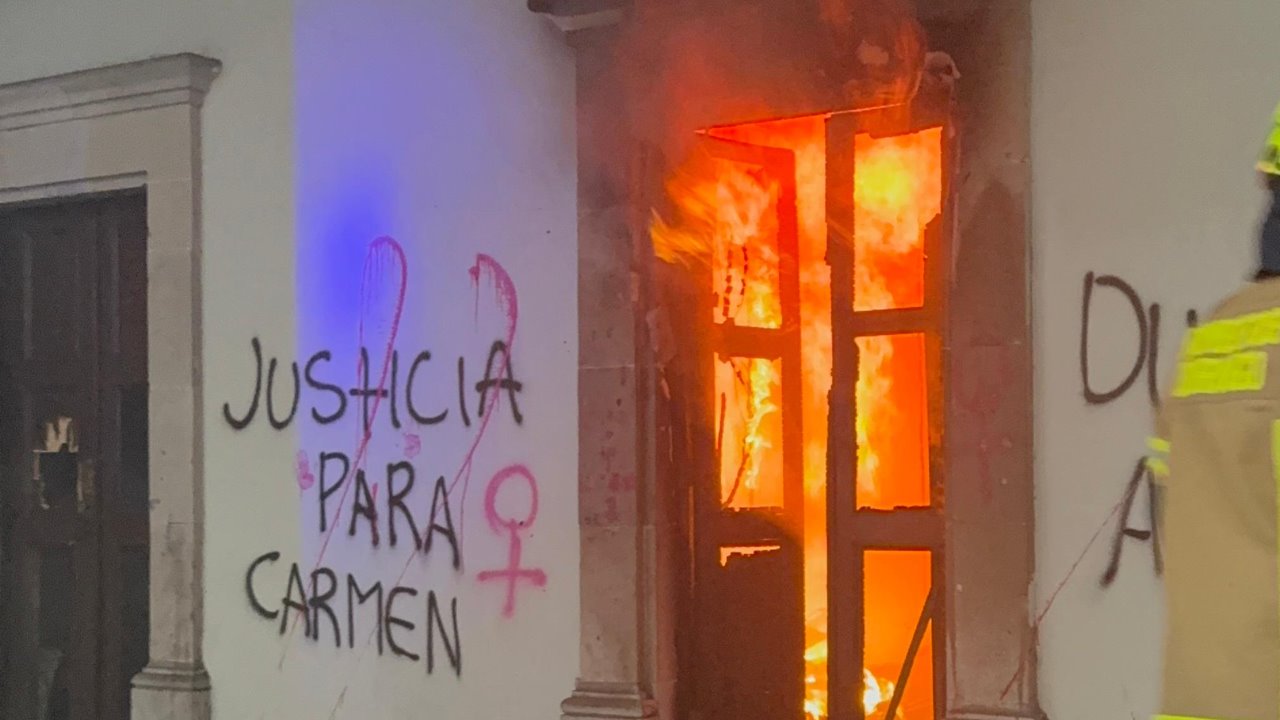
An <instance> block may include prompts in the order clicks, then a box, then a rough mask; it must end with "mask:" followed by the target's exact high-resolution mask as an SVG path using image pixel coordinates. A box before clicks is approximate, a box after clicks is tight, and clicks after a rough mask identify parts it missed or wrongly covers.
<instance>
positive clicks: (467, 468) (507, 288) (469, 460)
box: [396, 253, 520, 583]
mask: <svg viewBox="0 0 1280 720" xmlns="http://www.w3.org/2000/svg"><path fill="white" fill-rule="evenodd" d="M467 274H469V275H470V276H471V284H472V286H473V287H474V288H475V291H476V295H475V305H474V313H475V315H474V321H475V322H477V323H478V322H479V321H480V281H481V279H482V278H487V279H488V280H489V282H491V283H492V284H493V293H494V302H495V303H496V304H497V305H498V307H499V308H500V309H501V311H502V314H503V315H504V316H505V317H506V319H507V334H506V338H505V339H506V343H507V353H506V354H505V355H504V356H503V359H502V364H501V366H500V367H499V368H498V377H502V376H503V375H505V374H506V372H507V358H509V357H510V356H511V354H512V353H513V352H514V348H515V340H516V323H517V321H518V320H519V317H520V301H519V299H518V298H517V297H516V284H515V282H514V281H513V280H512V279H511V275H510V274H509V273H508V272H507V270H506V268H504V267H502V265H501V264H500V263H499V262H498V261H497V260H494V259H493V258H492V257H491V256H489V255H486V254H484V253H478V254H477V255H476V262H475V264H474V265H472V266H471V267H470V268H468V269H467ZM501 395H502V393H496V392H495V393H490V394H489V395H488V397H487V400H486V401H485V406H484V417H482V418H480V425H479V426H478V427H477V428H476V435H475V437H474V438H472V440H471V446H470V447H469V448H467V452H466V454H465V455H464V456H463V458H462V464H461V465H459V466H458V472H457V473H455V474H454V476H453V481H452V482H451V483H450V484H449V489H448V495H449V496H450V497H452V496H453V491H454V489H455V488H456V487H457V486H458V483H459V482H461V483H462V497H461V498H460V499H459V502H458V505H457V507H458V549H459V552H461V550H462V542H463V537H464V535H463V523H464V522H465V517H466V502H467V487H468V486H469V485H470V483H471V467H472V465H473V463H474V462H475V455H476V450H477V449H479V447H480V441H481V440H483V439H484V434H485V431H486V430H488V428H489V421H490V420H492V419H493V415H494V410H495V409H496V408H497V405H498V398H499V397H500V396H501ZM430 524H431V520H430V519H428V520H427V525H428V526H430ZM412 562H413V556H412V555H410V556H409V558H408V559H407V560H405V563H404V568H402V569H401V570H400V575H399V576H398V577H397V578H396V582H397V583H399V582H400V581H401V580H403V579H404V576H405V573H407V572H409V565H410V564H411V563H412Z"/></svg>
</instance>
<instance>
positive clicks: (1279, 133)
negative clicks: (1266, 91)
mask: <svg viewBox="0 0 1280 720" xmlns="http://www.w3.org/2000/svg"><path fill="white" fill-rule="evenodd" d="M1258 171H1259V172H1262V173H1266V174H1267V175H1280V106H1277V107H1276V112H1275V115H1274V116H1272V120H1271V132H1270V133H1269V134H1268V135H1267V143H1266V145H1264V146H1263V147H1262V157H1260V158H1258Z"/></svg>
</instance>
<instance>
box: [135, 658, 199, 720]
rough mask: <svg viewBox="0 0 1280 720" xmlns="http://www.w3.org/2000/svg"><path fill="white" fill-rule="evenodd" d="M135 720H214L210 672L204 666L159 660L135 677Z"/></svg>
mask: <svg viewBox="0 0 1280 720" xmlns="http://www.w3.org/2000/svg"><path fill="white" fill-rule="evenodd" d="M131 698H132V704H133V712H132V715H133V717H132V720H210V719H211V718H212V716H213V712H212V709H211V707H210V702H209V673H207V672H205V669H204V666H203V665H199V664H196V665H192V664H187V663H164V662H157V663H152V664H150V665H148V666H147V667H145V668H143V670H142V672H140V673H138V674H137V675H135V676H134V678H133V693H132V695H131Z"/></svg>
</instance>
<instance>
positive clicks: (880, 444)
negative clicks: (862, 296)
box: [855, 334, 930, 510]
mask: <svg viewBox="0 0 1280 720" xmlns="http://www.w3.org/2000/svg"><path fill="white" fill-rule="evenodd" d="M857 342H858V351H859V355H858V389H857V400H858V414H857V419H856V423H855V427H856V432H857V439H858V487H857V504H858V507H860V508H873V509H879V510H892V509H893V508H895V507H923V506H927V505H929V495H930V493H929V401H928V382H927V375H926V366H925V341H924V335H921V334H912V335H882V336H878V337H863V338H858V341H857Z"/></svg>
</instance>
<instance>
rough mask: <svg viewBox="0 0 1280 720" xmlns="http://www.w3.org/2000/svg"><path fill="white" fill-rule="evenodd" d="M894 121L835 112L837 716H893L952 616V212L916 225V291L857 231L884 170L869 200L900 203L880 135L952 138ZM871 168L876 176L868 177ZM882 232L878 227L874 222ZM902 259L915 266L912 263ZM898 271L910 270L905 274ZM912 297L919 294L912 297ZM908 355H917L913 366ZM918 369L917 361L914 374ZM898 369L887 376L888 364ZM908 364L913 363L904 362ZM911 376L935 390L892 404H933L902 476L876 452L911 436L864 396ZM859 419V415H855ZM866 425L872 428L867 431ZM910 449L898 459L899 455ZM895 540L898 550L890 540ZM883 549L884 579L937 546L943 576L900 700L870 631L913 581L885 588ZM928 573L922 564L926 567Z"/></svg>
mask: <svg viewBox="0 0 1280 720" xmlns="http://www.w3.org/2000/svg"><path fill="white" fill-rule="evenodd" d="M893 124H894V123H893V121H892V120H888V121H887V120H886V118H885V117H884V116H883V115H881V116H879V117H877V116H876V115H875V114H868V115H861V116H860V115H858V114H850V115H848V116H840V115H837V116H833V117H832V118H830V119H829V120H828V124H827V171H828V175H827V218H828V225H827V238H828V263H829V265H830V267H831V306H832V318H831V327H832V351H833V357H832V359H833V363H832V390H831V396H830V398H831V399H830V407H829V430H828V438H829V439H828V443H829V447H828V468H827V477H828V488H827V497H828V503H829V505H828V517H829V520H828V527H827V532H828V556H829V557H828V565H829V567H828V577H829V590H828V597H829V604H830V607H829V632H828V643H829V651H830V653H831V660H830V664H829V666H828V672H829V681H828V688H829V689H828V693H829V718H830V720H864V718H866V716H867V715H869V714H871V712H872V711H873V710H877V709H882V710H884V711H885V712H886V715H885V717H889V718H893V717H894V716H895V715H896V714H897V713H899V712H900V710H901V709H902V703H903V699H904V694H905V692H906V687H905V680H906V678H907V677H908V676H909V675H910V672H911V668H912V667H914V664H915V661H916V655H917V654H918V653H919V652H920V651H921V646H922V644H923V643H924V641H925V636H926V633H927V632H929V631H928V628H929V626H930V625H932V627H933V631H932V634H930V637H938V633H939V632H940V630H939V628H940V625H941V618H942V617H943V613H942V607H941V606H942V603H941V602H936V601H935V599H934V597H935V594H936V593H935V590H934V588H939V587H944V585H943V583H942V576H943V568H944V565H945V563H944V562H943V549H944V516H943V514H942V500H943V493H942V492H941V490H942V481H943V477H942V474H943V473H942V466H941V463H940V462H939V460H940V458H941V456H942V453H941V442H942V428H941V424H940V423H941V417H942V414H941V408H942V404H943V403H942V398H943V397H944V392H945V388H944V387H943V383H944V379H943V377H942V372H941V368H942V360H943V358H942V340H941V338H942V334H943V328H944V325H945V312H946V311H945V307H946V306H945V295H946V286H945V279H944V278H945V276H946V274H947V273H946V269H947V268H948V267H949V263H948V261H947V243H946V238H945V234H944V232H943V231H942V228H943V226H942V224H941V223H940V222H939V219H940V218H939V217H935V218H933V221H932V222H929V223H928V224H927V225H925V226H924V227H921V228H920V230H921V232H920V234H919V235H916V236H915V238H916V239H915V242H916V243H919V244H918V245H917V247H918V248H919V252H920V253H921V255H922V256H921V257H920V259H919V261H918V262H919V263H920V266H921V270H920V271H919V272H920V275H919V285H917V286H916V287H918V288H919V290H917V291H916V292H917V293H918V294H917V295H915V299H914V300H913V299H912V297H911V288H910V286H909V284H908V286H906V296H905V298H904V297H899V295H901V293H900V292H898V291H899V290H901V289H902V288H896V289H894V288H891V290H894V292H892V293H890V294H886V293H885V290H884V289H883V286H881V287H877V284H878V283H877V278H876V277H874V276H873V273H874V272H876V271H877V270H876V269H875V263H877V262H882V261H883V256H882V257H880V258H877V257H876V252H877V251H876V250H875V249H874V247H875V246H869V247H871V248H873V250H872V253H871V255H870V256H862V255H861V254H860V252H861V251H860V248H861V247H862V246H863V245H864V244H867V242H868V241H867V238H865V237H861V236H859V234H858V233H859V232H861V231H862V229H863V227H864V225H867V224H869V223H871V222H872V221H873V220H874V219H875V218H871V219H867V220H865V221H864V218H861V217H859V216H858V213H859V212H861V211H862V210H863V208H862V205H861V203H860V197H859V196H860V195H861V194H863V193H862V191H863V186H864V183H865V184H870V185H874V184H876V183H882V184H884V185H887V186H888V187H876V188H873V189H872V190H868V191H867V193H866V194H867V195H868V196H869V199H870V200H872V201H877V200H880V201H883V202H885V203H886V204H889V205H892V204H893V203H892V201H893V200H894V199H895V198H893V197H888V198H885V197H880V196H878V195H877V194H876V192H874V191H877V190H878V191H879V192H880V193H882V194H886V195H891V193H892V192H893V190H895V188H894V187H893V186H892V185H893V183H892V182H889V180H892V178H886V177H881V176H882V175H884V174H885V170H884V169H883V168H881V167H878V166H877V159H876V157H875V155H874V152H875V151H874V150H872V149H871V147H872V143H880V142H881V139H882V138H883V139H885V140H886V141H887V142H888V144H889V147H891V148H892V147H893V143H894V142H896V140H895V138H897V137H902V138H903V140H904V143H905V144H904V145H903V149H902V152H903V153H904V154H905V153H907V152H909V150H910V149H913V148H910V147H909V146H911V144H912V143H916V142H919V141H920V140H919V138H920V134H921V133H927V132H936V133H937V135H936V138H938V142H939V143H940V151H939V155H941V156H942V157H937V158H936V159H937V160H939V161H940V162H945V155H946V151H945V149H944V148H941V145H942V144H945V143H944V141H943V140H942V138H943V137H944V134H943V131H942V130H941V129H938V128H937V127H936V124H935V125H934V126H933V127H930V126H929V125H923V126H919V125H917V126H915V127H907V128H899V129H898V130H897V132H896V133H883V132H881V133H878V134H877V135H876V136H875V137H876V139H874V140H871V139H870V136H868V135H867V134H866V133H867V132H868V131H869V130H872V129H875V130H880V131H883V130H884V129H885V128H886V127H890V126H892V125H893ZM860 135H861V138H867V140H868V141H867V142H866V145H867V146H868V154H869V155H870V156H871V157H870V158H869V162H870V165H869V167H866V168H864V167H863V166H862V163H863V158H862V157H861V156H860V154H861V152H862V148H863V142H862V140H861V138H860ZM912 136H915V137H912ZM881 164H883V163H881ZM935 172H938V175H939V177H937V178H936V179H937V181H939V182H941V183H944V184H945V178H944V177H942V175H943V172H942V169H937V170H935ZM858 173H862V174H863V175H865V176H868V177H867V178H863V177H859V175H858ZM932 180H933V179H932V178H930V177H927V176H925V175H915V176H909V177H907V178H905V179H903V182H905V183H907V184H908V185H909V184H911V183H912V182H918V183H922V184H923V183H928V182H931V181H932ZM851 186H852V187H851ZM905 192H908V191H904V194H905ZM946 197H947V195H946V192H945V188H940V189H939V194H938V202H939V203H943V202H944V199H945V198H946ZM917 201H918V199H917ZM903 207H908V206H903ZM909 209H910V210H911V211H915V212H916V213H917V216H916V217H918V218H921V220H918V221H923V218H924V217H925V215H926V213H925V211H924V209H923V208H922V207H920V206H911V207H909ZM942 210H943V208H942V206H941V205H939V206H938V207H937V208H936V212H937V213H938V215H939V216H943V213H942ZM899 219H901V216H899ZM906 227H907V228H908V230H907V232H909V228H910V227H912V226H911V225H910V224H908V225H907V226H906ZM902 231H903V230H902V228H899V227H897V226H892V230H890V231H884V230H882V231H881V232H893V233H899V232H902ZM872 232H873V233H874V229H873V230H872ZM922 236H923V237H922ZM901 239H902V238H899V240H901ZM921 241H922V242H921ZM882 242H883V239H882ZM880 252H881V253H883V251H880ZM898 252H901V251H898ZM890 267H892V265H890ZM896 272H898V273H901V272H902V271H901V269H900V268H899V269H898V270H896ZM897 277H898V278H903V276H902V275H901V274H899V275H898V276H897ZM879 281H880V283H883V282H886V281H887V278H879ZM868 283H869V284H868ZM877 293H878V294H877ZM904 302H905V304H903V303H904ZM912 302H915V303H917V304H916V305H915V306H912V304H911V303H912ZM895 356H897V357H896V358H895ZM889 358H895V362H897V363H898V365H897V366H896V367H893V369H889V368H888V367H883V366H882V364H883V363H885V362H888V359H889ZM867 362H870V363H871V365H870V366H869V368H868V367H864V364H865V363H867ZM903 362H905V363H906V365H905V366H904V365H903V364H902V363H903ZM913 363H914V364H913ZM904 368H905V369H904ZM913 368H915V370H914V372H915V373H916V374H915V375H914V376H913V375H912V372H913ZM886 372H887V373H888V375H887V376H883V373H886ZM904 372H905V373H906V375H905V376H904V375H902V373H904ZM867 373H874V375H867ZM904 377H905V378H906V379H908V380H909V382H908V385H909V386H911V387H920V388H921V389H923V396H922V397H920V398H919V400H920V402H919V403H915V401H914V400H912V398H911V395H910V393H909V394H908V396H906V397H900V396H899V397H895V398H894V402H893V403H892V404H891V407H892V409H888V410H887V411H888V412H893V413H895V414H899V415H901V413H902V412H917V413H923V420H922V421H921V423H920V425H921V426H922V427H919V428H916V429H918V430H919V431H920V433H921V437H920V440H919V445H920V448H919V449H920V450H921V451H922V452H923V453H925V454H926V457H925V458H924V459H923V460H922V461H921V462H920V466H921V467H920V468H918V469H917V470H914V471H912V472H910V473H908V474H907V475H905V476H901V477H899V476H897V475H894V474H891V473H889V474H887V473H886V472H885V470H886V468H885V467H879V466H877V465H876V464H875V463H876V461H875V460H874V459H873V460H870V461H867V458H868V457H870V458H876V457H879V453H880V452H882V451H883V450H884V448H879V447H877V443H879V442H881V441H882V440H884V441H886V442H888V443H889V446H888V447H889V449H888V452H890V453H895V452H896V453H897V454H899V455H901V454H902V452H903V447H904V446H903V445H902V444H901V443H902V441H901V440H900V439H898V438H893V439H888V438H886V436H885V435H884V430H883V429H879V428H876V427H867V425H868V424H870V423H877V422H879V421H880V420H882V419H883V418H882V417H879V416H877V413H878V412H885V411H886V408H885V407H884V406H883V403H884V399H883V396H881V397H880V398H879V403H881V407H879V408H878V407H877V404H876V401H875V400H873V401H872V402H871V403H870V404H868V405H867V406H866V407H860V403H862V402H863V398H862V397H861V396H862V394H863V390H864V387H863V384H864V383H866V384H867V388H866V389H867V391H868V398H867V399H872V396H871V395H870V389H871V388H872V386H873V385H878V386H879V392H881V393H886V392H889V389H888V388H893V392H894V394H895V395H898V394H899V392H898V391H899V389H900V388H897V387H895V386H894V383H895V381H901V380H902V379H903V378H904ZM913 377H914V379H912V378H913ZM886 383H887V384H888V388H886ZM912 405H919V407H918V408H917V409H916V410H914V411H911V410H904V409H903V408H904V407H907V406H912ZM873 416H876V417H875V419H874V420H869V419H868V418H869V417H873ZM851 424H852V425H853V426H854V427H850V425H851ZM908 429H910V428H908ZM864 433H865V434H866V435H867V437H866V438H864V437H862V435H863V434H864ZM873 433H876V434H875V435H873ZM907 434H908V435H910V434H911V433H910V432H908V433H907ZM864 443H865V446H864ZM895 444H896V445H897V446H898V447H897V450H895V449H894V445H895ZM906 452H907V455H906V456H909V455H910V447H907V448H906ZM906 456H903V457H906ZM902 459H903V458H902V457H900V458H898V460H899V461H901V460H902ZM864 461H867V470H869V471H870V474H869V475H868V476H867V477H862V476H861V474H860V471H861V470H862V468H860V465H862V464H863V463H864ZM899 469H902V468H901V467H899ZM920 475H923V477H920V478H919V479H918V480H916V482H915V483H912V482H911V480H912V478H913V477H918V476H920ZM885 487H888V488H896V489H895V490H894V491H892V492H890V493H889V494H888V495H885V496H884V497H879V496H878V495H877V492H878V491H879V490H880V489H883V488H885ZM911 488H919V489H918V490H912V489H911ZM864 491H866V492H867V493H868V497H867V498H863V497H861V495H862V494H863V493H864ZM851 496H852V497H851ZM894 549H896V550H897V552H883V551H886V550H894ZM876 551H879V552H877V554H878V555H879V556H880V559H879V560H878V562H879V563H880V564H878V565H877V568H879V569H878V570H877V573H878V574H877V575H876V579H877V580H879V581H881V582H882V583H883V582H884V581H885V579H886V576H884V575H883V573H880V572H879V570H882V569H883V561H884V558H885V557H886V556H897V557H900V558H911V557H915V558H916V559H917V560H924V558H922V557H920V553H921V552H927V553H928V554H927V560H924V561H925V562H927V567H926V568H924V569H923V571H924V573H925V574H924V577H925V578H926V580H925V582H927V583H928V585H929V588H930V589H929V591H928V595H927V598H926V600H925V603H924V607H923V609H922V612H921V615H920V617H919V619H918V620H917V622H916V628H915V633H914V634H913V635H912V637H911V639H910V642H909V644H908V648H907V657H906V658H905V663H904V665H903V667H902V668H901V669H900V671H899V679H898V684H897V686H895V687H894V688H893V690H892V696H893V697H892V698H891V699H890V701H889V702H890V704H889V706H888V707H887V708H884V707H883V706H881V705H880V704H879V702H880V701H879V700H878V699H877V698H880V696H881V692H882V689H881V687H880V686H879V685H878V681H876V680H875V678H874V676H872V675H871V673H870V669H869V667H868V661H869V660H870V657H869V652H870V651H869V647H870V646H869V645H868V642H869V641H870V640H871V637H870V634H871V633H870V631H871V630H872V627H871V625H870V624H871V623H872V622H873V619H872V618H871V617H870V616H869V613H870V612H871V611H872V610H873V608H875V607H877V606H876V605H873V604H872V603H871V602H869V601H868V595H867V593H868V592H880V593H882V592H884V591H885V590H886V589H887V587H899V585H897V584H896V583H901V582H905V581H904V580H902V579H901V578H900V579H898V580H894V581H893V582H894V583H895V585H892V586H882V587H880V588H878V589H877V587H876V583H875V582H874V581H873V580H872V579H871V575H870V574H869V573H870V569H869V568H870V566H869V564H868V562H867V559H868V553H869V552H876ZM908 566H915V567H920V566H919V564H918V563H917V562H915V561H911V562H908V563H907V564H906V565H903V566H902V568H901V569H899V570H898V571H897V572H899V573H904V572H906V568H907V567H908ZM916 574H917V576H919V573H918V572H917V573H916ZM901 587H905V585H904V586H901ZM895 592H897V591H896V590H895ZM898 600H899V601H900V600H901V597H898ZM880 602H883V600H882V599H881V600H880ZM874 629H875V630H876V634H877V638H878V639H879V640H880V641H881V642H879V645H878V646H879V647H880V650H878V651H877V652H878V653H879V655H880V656H881V657H882V659H883V655H884V646H883V642H882V641H883V639H884V637H885V631H884V629H883V628H881V627H876V628H874ZM929 645H930V651H929V655H930V657H929V663H930V666H931V667H930V670H931V675H932V680H933V684H932V687H930V688H929V692H930V693H931V694H932V696H933V700H932V702H931V705H932V708H933V713H932V714H933V716H934V717H937V716H938V712H939V709H940V707H941V705H942V699H943V697H944V695H943V692H944V685H943V678H944V677H945V672H944V662H943V653H942V652H941V646H940V644H937V643H934V642H932V640H931V641H930V642H929ZM873 683H874V684H873ZM917 692H918V690H917ZM907 715H908V716H910V718H909V720H917V718H918V716H917V715H912V713H911V712H908V713H907ZM876 717H880V715H876Z"/></svg>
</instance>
